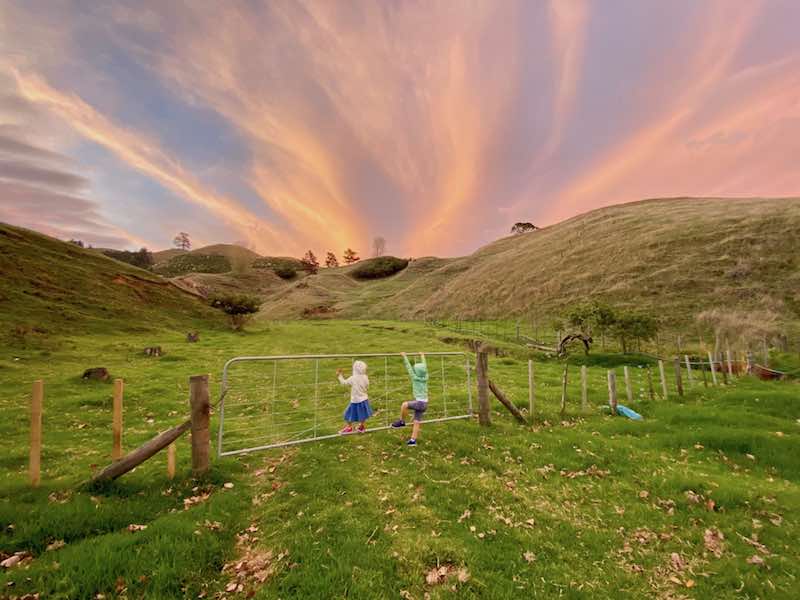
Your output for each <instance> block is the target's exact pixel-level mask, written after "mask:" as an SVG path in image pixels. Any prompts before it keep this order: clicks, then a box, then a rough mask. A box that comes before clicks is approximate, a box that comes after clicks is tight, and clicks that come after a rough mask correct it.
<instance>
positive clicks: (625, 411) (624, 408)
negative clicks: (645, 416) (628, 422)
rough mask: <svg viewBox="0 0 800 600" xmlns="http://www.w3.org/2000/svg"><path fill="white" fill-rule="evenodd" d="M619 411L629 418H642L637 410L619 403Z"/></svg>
mask: <svg viewBox="0 0 800 600" xmlns="http://www.w3.org/2000/svg"><path fill="white" fill-rule="evenodd" d="M617 412H618V413H619V414H621V415H625V416H626V417H628V418H629V419H633V420H634V421H641V420H642V415H640V414H639V413H637V412H636V411H635V410H631V409H630V408H628V407H627V406H623V405H622V404H617Z"/></svg>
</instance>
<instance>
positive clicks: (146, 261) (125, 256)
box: [103, 248, 153, 269]
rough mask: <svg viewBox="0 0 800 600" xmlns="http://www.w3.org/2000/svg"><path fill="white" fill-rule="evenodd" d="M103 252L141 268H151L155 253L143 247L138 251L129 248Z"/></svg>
mask: <svg viewBox="0 0 800 600" xmlns="http://www.w3.org/2000/svg"><path fill="white" fill-rule="evenodd" d="M103 254H105V255H106V256H108V257H109V258H113V259H114V260H118V261H120V262H124V263H128V264H129V265H133V266H134V267H139V268H140V269H149V268H150V267H152V266H153V254H152V253H151V252H150V251H149V250H148V249H147V248H142V249H141V250H139V251H137V252H130V251H129V250H103Z"/></svg>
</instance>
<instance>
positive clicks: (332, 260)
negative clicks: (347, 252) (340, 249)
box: [325, 252, 339, 269]
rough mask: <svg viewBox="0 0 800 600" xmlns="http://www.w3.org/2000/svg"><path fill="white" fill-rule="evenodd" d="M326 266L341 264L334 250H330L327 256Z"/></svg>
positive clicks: (331, 266)
mask: <svg viewBox="0 0 800 600" xmlns="http://www.w3.org/2000/svg"><path fill="white" fill-rule="evenodd" d="M325 266H326V267H328V268H329V269H331V268H333V267H338V266H339V259H338V258H336V255H335V254H334V253H333V252H328V254H327V255H326V256H325Z"/></svg>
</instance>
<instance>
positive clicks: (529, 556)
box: [522, 551, 536, 563]
mask: <svg viewBox="0 0 800 600" xmlns="http://www.w3.org/2000/svg"><path fill="white" fill-rule="evenodd" d="M522 557H523V558H524V559H525V562H529V563H532V562H533V561H535V560H536V555H535V554H534V553H533V552H530V551H528V552H526V553H525V554H523V555H522Z"/></svg>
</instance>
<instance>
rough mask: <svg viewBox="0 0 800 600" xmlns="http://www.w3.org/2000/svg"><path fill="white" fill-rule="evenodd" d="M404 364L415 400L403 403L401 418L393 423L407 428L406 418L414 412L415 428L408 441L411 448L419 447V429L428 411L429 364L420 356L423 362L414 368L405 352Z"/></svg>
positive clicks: (396, 426)
mask: <svg viewBox="0 0 800 600" xmlns="http://www.w3.org/2000/svg"><path fill="white" fill-rule="evenodd" d="M400 355H401V356H402V357H403V362H404V363H405V365H406V371H408V376H409V377H410V378H411V388H412V391H413V393H414V399H413V400H412V401H410V402H403V405H402V406H401V408H400V418H399V419H398V420H397V421H395V422H394V423H392V427H395V428H399V427H405V426H406V417H407V416H408V410H409V409H411V410H413V411H414V427H413V428H412V429H411V439H409V440H408V442H407V444H408V445H409V446H416V445H417V438H418V437H419V428H420V426H421V424H422V415H423V414H425V411H426V410H428V364H427V363H426V362H425V355H424V354H420V355H419V356H420V360H421V362H418V363H417V364H415V365H414V366H413V367H412V366H411V363H410V362H408V356H406V353H405V352H401V353H400Z"/></svg>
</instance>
